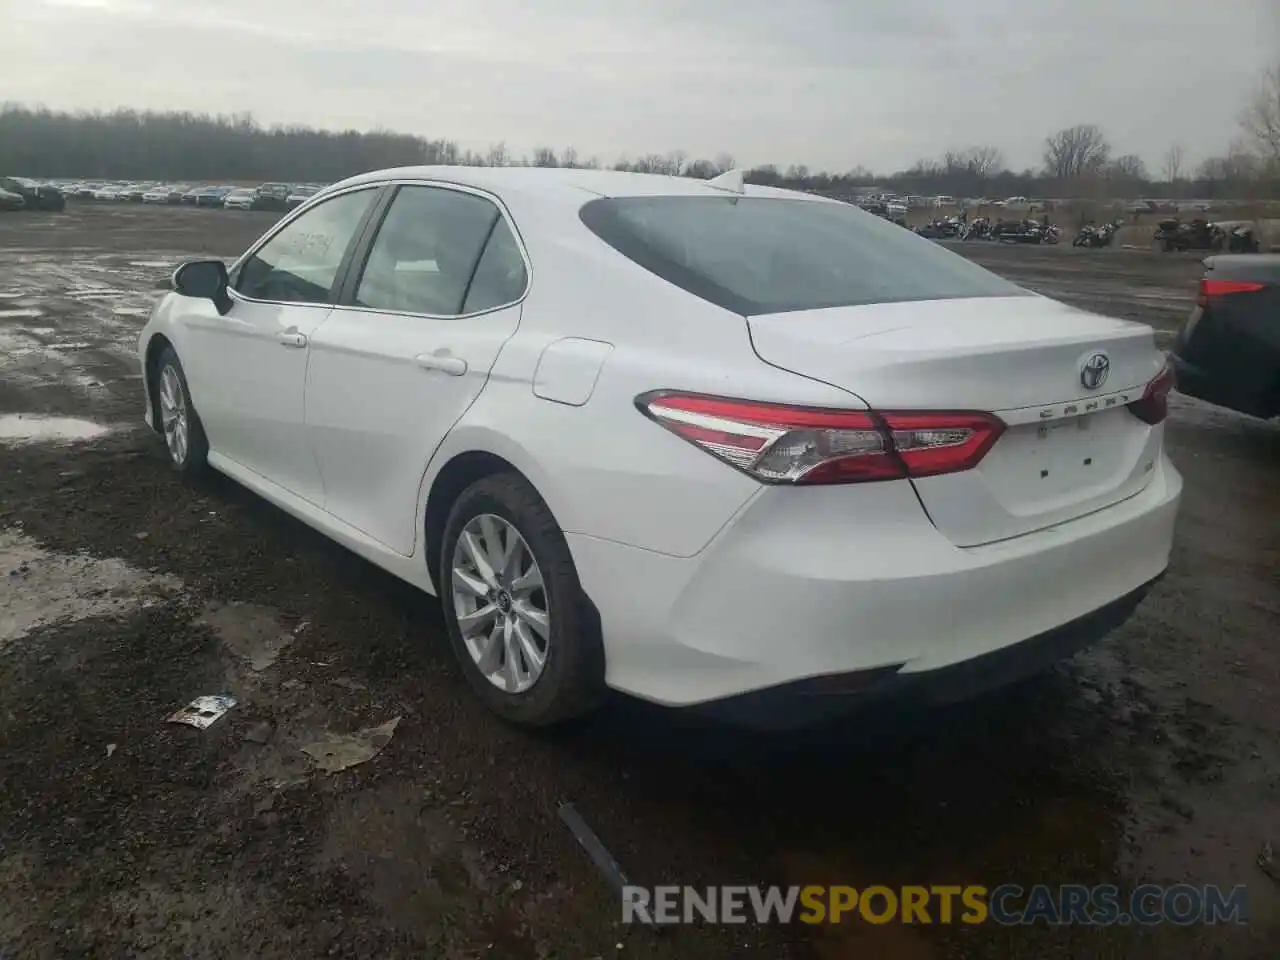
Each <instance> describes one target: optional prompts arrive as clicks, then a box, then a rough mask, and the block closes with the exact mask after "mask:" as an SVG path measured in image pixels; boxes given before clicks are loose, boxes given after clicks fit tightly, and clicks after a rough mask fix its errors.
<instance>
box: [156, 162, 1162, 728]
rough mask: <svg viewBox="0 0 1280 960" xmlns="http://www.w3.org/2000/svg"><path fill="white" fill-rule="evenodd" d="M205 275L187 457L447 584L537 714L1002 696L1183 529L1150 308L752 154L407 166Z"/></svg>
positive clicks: (397, 564)
mask: <svg viewBox="0 0 1280 960" xmlns="http://www.w3.org/2000/svg"><path fill="white" fill-rule="evenodd" d="M173 285H174V291H173V292H171V293H169V294H167V295H166V296H165V298H164V299H163V300H162V301H161V302H160V304H159V305H158V306H157V308H156V310H155V312H154V314H153V315H152V317H151V319H150V320H149V322H148V323H147V325H146V327H145V329H144V330H143V332H142V336H141V340H140V343H139V357H140V360H141V363H142V370H143V374H144V377H143V382H144V384H145V387H146V418H147V421H148V423H149V424H150V425H151V426H152V427H153V428H154V429H155V430H156V431H157V432H159V433H160V434H161V435H162V436H163V438H164V439H165V441H166V444H167V449H168V455H169V457H170V459H171V460H172V462H173V464H174V465H175V466H176V467H177V468H178V469H179V470H181V471H182V472H184V473H194V472H196V471H198V470H200V469H202V468H204V467H205V466H206V465H207V466H210V467H213V468H215V469H217V470H219V471H221V472H223V473H225V474H227V475H229V476H230V477H232V478H234V479H236V480H237V481H239V482H240V483H242V484H244V485H245V486H247V487H249V488H250V489H251V490H253V491H255V492H257V493H259V494H260V495H262V496H263V497H265V498H267V499H268V500H270V501H271V502H273V503H275V504H276V505H278V506H279V507H281V508H283V509H284V510H286V511H288V512H289V513H291V514H293V515H294V516H296V517H299V518H300V519H301V520H302V521H303V522H305V523H307V524H309V525H310V526H312V527H315V528H316V529H318V530H320V531H322V532H323V533H325V534H326V535H328V536H329V537H331V538H332V539H334V540H336V541H337V542H339V543H341V544H343V545H345V546H346V547H348V548H350V549H351V550H353V551H355V552H356V553H358V554H360V555H361V556H363V557H365V558H367V559H369V560H371V561H372V562H374V563H376V564H378V565H379V566H381V567H384V568H385V569H387V570H389V571H391V572H392V573H393V574H395V575H397V576H399V577H401V578H403V579H405V580H407V581H409V582H410V583H412V584H416V585H417V586H418V587H420V588H421V589H423V590H424V591H426V592H428V593H432V594H438V595H439V597H440V601H441V604H442V606H443V608H444V614H445V620H446V623H447V626H448V631H449V635H450V638H451V641H452V646H453V648H454V651H455V653H456V654H457V657H458V660H459V662H460V663H461V665H462V670H463V673H464V674H465V676H466V678H467V680H468V681H469V683H470V685H471V686H472V688H473V689H474V690H475V691H476V692H477V693H478V694H479V695H480V697H481V698H482V699H483V700H484V701H485V702H486V703H487V704H488V705H489V706H490V707H491V708H492V709H494V710H495V711H497V712H498V713H499V714H501V715H502V716H504V717H506V718H508V719H510V720H513V721H516V722H520V723H527V724H547V723H551V722H554V721H557V720H561V719H563V718H566V717H569V716H573V715H575V714H580V713H583V712H585V711H587V710H588V709H590V708H591V707H592V706H594V705H595V704H597V703H598V702H599V701H600V700H601V698H602V696H603V695H604V693H605V692H606V690H607V689H609V688H613V689H616V690H620V691H624V692H626V693H629V694H633V695H635V696H639V697H642V698H646V699H648V700H651V701H656V702H658V703H662V704H667V705H671V706H699V707H701V708H704V709H710V710H717V711H719V712H721V713H723V714H725V715H729V716H735V717H738V718H741V719H743V720H746V721H748V722H755V723H762V724H775V723H777V724H784V723H792V722H797V721H802V720H804V719H807V718H808V717H809V716H811V715H813V714H814V713H815V712H825V711H826V710H827V709H829V708H832V707H834V708H835V709H844V708H845V705H846V704H848V703H859V702H861V703H870V702H875V701H876V700H877V699H878V698H879V697H881V696H883V695H887V694H890V693H895V694H896V693H898V692H900V691H901V692H904V693H905V692H906V691H907V690H908V689H909V688H912V687H914V688H916V689H917V690H918V691H920V692H921V693H922V694H927V695H928V696H929V697H930V698H932V699H935V700H936V699H949V698H953V697H957V696H965V695H968V694H970V693H973V692H976V691H977V690H979V689H982V688H984V687H987V686H990V685H993V684H996V683H999V682H1002V681H1005V680H1008V679H1011V678H1013V677H1016V676H1020V675H1022V674H1023V673H1025V672H1027V671H1028V670H1031V669H1035V668H1038V667H1041V666H1043V665H1045V664H1047V663H1049V662H1051V661H1052V660H1053V659H1055V658H1057V657H1061V656H1064V655H1066V654H1068V653H1070V652H1071V651H1073V650H1074V649H1077V648H1079V647H1080V646H1083V645H1084V644H1087V643H1089V642H1091V641H1094V640H1097V639H1098V638H1099V637H1101V636H1103V635H1104V634H1105V633H1106V632H1107V631H1108V630H1110V629H1112V628H1113V627H1114V626H1116V625H1117V624H1119V623H1120V622H1122V621H1123V620H1124V619H1125V618H1126V617H1127V616H1128V615H1129V613H1130V612H1131V611H1132V610H1133V608H1134V607H1135V606H1136V604H1137V602H1138V600H1139V599H1140V598H1141V597H1142V595H1143V593H1144V591H1145V590H1146V589H1147V587H1148V586H1149V585H1150V584H1151V582H1152V581H1153V580H1155V579H1156V578H1157V577H1159V576H1160V575H1161V573H1162V572H1163V571H1164V569H1165V567H1166V565H1167V563H1168V558H1169V551H1170V545H1171V541H1172V537H1173V529H1174V521H1175V516H1176V513H1177V509H1178V500H1179V495H1180V491H1181V486H1182V482H1181V479H1180V477H1179V475H1178V473H1177V472H1176V471H1175V470H1174V468H1173V466H1172V465H1171V464H1170V462H1169V460H1168V459H1167V457H1166V456H1165V453H1164V426H1163V421H1164V419H1165V415H1166V396H1167V394H1168V392H1169V389H1170V386H1171V379H1170V374H1169V373H1168V371H1167V369H1166V366H1165V357H1164V354H1163V353H1162V352H1161V351H1160V350H1158V349H1157V348H1156V346H1155V343H1154V340H1153V336H1152V331H1151V330H1150V328H1148V327H1146V326H1143V325H1139V324H1134V323H1129V322H1125V321H1121V320H1113V319H1109V318H1107V317H1102V316H1097V315H1095V314H1091V313H1086V312H1083V311H1080V310H1076V309H1072V308H1069V307H1066V306H1064V305H1062V304H1060V303H1057V302H1055V301H1052V300H1049V299H1046V298H1043V297H1040V296H1037V295H1034V294H1031V293H1028V292H1027V291H1026V290H1023V289H1022V288H1019V287H1017V286H1014V285H1013V284H1011V283H1009V282H1007V281H1005V280H1002V279H1001V278H999V277H997V276H995V275H994V274H991V273H989V272H987V271H986V270H984V269H982V268H980V267H978V266H976V265H975V264H973V263H971V262H969V261H968V260H965V259H963V258H962V257H960V256H958V255H956V254H953V253H951V252H950V251H948V250H946V249H945V248H942V247H940V246H938V245H936V244H934V243H932V242H930V241H928V240H926V239H923V238H920V237H917V236H915V235H914V234H913V233H911V232H910V231H906V230H902V229H901V228H899V227H896V226H894V225H893V224H891V223H887V222H885V221H884V220H881V219H879V218H877V217H875V216H872V215H870V214H868V213H865V212H863V211H861V210H858V209H857V208H856V207H853V206H850V205H847V204H843V203H839V202H836V201H831V200H826V199H823V198H819V197H815V196H812V195H808V194H801V193H793V192H790V191H785V190H778V189H771V188H764V187H756V186H744V185H743V183H742V178H741V174H740V173H738V172H731V173H729V174H726V175H724V176H722V177H719V178H717V179H716V180H713V181H706V182H704V181H696V180H691V179H685V178H673V177H663V176H651V175H643V174H631V173H621V172H612V171H595V170H557V169H538V168H502V167H498V168H491V167H465V168H449V167H418V168H405V169H396V170H385V171H381V172H376V173H369V174H364V175H361V176H358V177H354V178H352V179H349V180H346V181H344V182H342V183H340V184H336V185H334V186H333V187H330V188H328V189H327V190H326V191H325V192H324V193H323V194H321V195H320V196H317V197H314V198H312V199H311V200H309V201H308V202H307V203H305V204H304V205H302V206H301V207H299V208H298V209H297V210H295V211H294V212H293V213H292V214H290V215H288V216H286V217H285V218H284V219H283V220H282V221H281V222H280V223H279V224H277V225H276V226H274V227H273V228H272V229H271V230H270V231H268V232H267V234H266V235H265V236H263V237H262V238H261V239H260V240H259V241H258V242H257V243H255V244H254V245H253V246H252V247H251V248H250V249H249V250H248V252H247V253H245V254H244V255H243V256H242V257H241V258H240V259H239V260H238V261H236V262H235V264H234V265H233V266H232V267H231V268H230V270H228V269H227V267H226V266H225V265H224V264H223V263H222V262H221V261H194V262H190V263H187V264H184V265H183V266H181V267H180V268H179V269H178V270H177V271H176V272H175V274H174V277H173ZM370 642H376V638H371V641H370Z"/></svg>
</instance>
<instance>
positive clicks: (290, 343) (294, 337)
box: [276, 330, 307, 347]
mask: <svg viewBox="0 0 1280 960" xmlns="http://www.w3.org/2000/svg"><path fill="white" fill-rule="evenodd" d="M276 339H277V340H279V341H280V343H281V344H282V345H283V346H286V347H305V346H306V345H307V335H306V334H305V333H299V332H298V331H297V330H286V331H285V332H284V333H278V334H276Z"/></svg>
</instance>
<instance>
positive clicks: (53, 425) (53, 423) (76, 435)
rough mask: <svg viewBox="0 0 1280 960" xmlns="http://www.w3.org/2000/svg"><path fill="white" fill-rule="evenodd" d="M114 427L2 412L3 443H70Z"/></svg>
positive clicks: (69, 419) (60, 418)
mask: <svg viewBox="0 0 1280 960" xmlns="http://www.w3.org/2000/svg"><path fill="white" fill-rule="evenodd" d="M110 431H111V427H108V426H105V425H103V424H101V423H94V422H93V421H92V420H78V419H76V418H75V417H43V416H37V415H35V414H30V413H5V414H0V443H4V444H10V445H13V444H19V443H59V442H61V443H68V442H72V441H76V440H93V439H94V438H96V437H100V436H102V435H103V434H105V433H109V432H110Z"/></svg>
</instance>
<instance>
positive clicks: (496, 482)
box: [437, 473, 605, 727]
mask: <svg viewBox="0 0 1280 960" xmlns="http://www.w3.org/2000/svg"><path fill="white" fill-rule="evenodd" d="M508 531H514V533H515V535H516V536H515V539H514V540H513V539H512V537H511V536H510V534H509V532H508ZM464 537H465V538H466V539H465V541H464ZM516 541H518V542H516ZM460 542H461V543H462V546H461V547H460V546H459V544H460ZM512 543H515V544H516V546H515V549H514V553H513V552H512V548H511V544H512ZM504 544H505V554H504V550H503V546H504ZM522 545H523V546H522ZM486 547H487V548H488V549H486ZM477 550H478V551H479V552H480V553H481V554H482V555H483V557H484V559H486V560H488V561H490V562H489V564H488V569H487V570H484V569H482V567H483V566H484V565H483V564H481V565H476V564H475V563H473V559H472V558H473V557H474V556H475V552H476V551H477ZM504 555H507V556H514V557H515V559H513V560H512V561H511V562H508V563H506V564H505V565H504V564H503V563H502V562H501V561H502V558H503V556H504ZM522 558H523V559H522ZM529 559H531V561H532V565H531V566H529V565H528V564H527V563H526V561H528V560H529ZM503 566H506V567H507V568H508V569H506V570H504V569H502V567H503ZM439 571H440V573H439V577H438V578H437V579H438V584H437V586H438V592H439V594H440V604H441V607H442V608H443V610H444V618H445V625H446V627H447V629H448V631H449V640H450V643H451V645H452V646H453V651H454V654H455V655H456V656H457V658H458V663H459V664H460V665H461V667H462V673H463V675H464V676H465V677H466V678H467V683H468V684H470V686H471V689H472V690H474V691H475V693H476V695H477V696H478V697H479V698H480V699H481V700H482V701H483V702H484V703H485V705H486V706H488V707H489V709H490V710H492V711H493V712H494V713H496V714H498V715H499V716H500V717H502V718H503V719H505V720H508V721H510V722H512V723H516V724H520V725H522V726H530V727H544V726H549V725H551V724H555V723H559V722H561V721H564V720H568V719H571V718H573V717H577V716H581V715H583V714H585V713H588V712H590V711H591V710H593V709H594V708H595V707H596V706H597V705H598V704H599V703H600V701H601V700H602V699H603V697H604V694H605V683H604V647H603V644H602V642H601V638H600V623H599V616H598V614H597V613H596V611H595V608H594V607H593V606H592V605H591V603H590V601H589V600H587V598H586V595H585V594H584V593H583V592H582V586H581V584H580V583H579V581H578V572H577V569H576V568H575V567H574V564H573V557H572V555H571V554H570V553H569V546H568V544H567V543H566V542H565V539H564V534H563V533H562V532H561V530H560V526H559V524H557V523H556V519H555V517H554V516H553V515H552V513H551V511H550V509H548V507H547V505H546V504H545V503H543V501H542V498H541V497H540V496H538V493H537V491H536V490H534V489H533V487H532V486H530V484H529V483H528V482H527V481H526V480H525V479H524V478H523V477H521V476H519V475H518V474H515V473H502V474H495V475H493V476H489V477H485V478H483V479H481V480H478V481H476V482H475V483H473V484H472V485H471V486H469V487H467V488H466V489H465V490H463V492H462V493H461V494H460V495H459V496H458V499H457V500H456V501H455V502H454V504H453V507H452V508H451V509H450V511H449V518H448V520H447V521H446V522H445V528H444V536H443V538H442V543H441V547H440V565H439ZM527 571H533V572H534V573H533V574H530V573H528V572H527ZM488 574H492V576H489V575H488ZM535 580H536V582H537V583H538V584H539V586H537V587H534V588H533V589H532V592H529V587H528V584H530V583H533V582H535ZM486 611H488V612H487V613H486ZM543 616H545V620H543V621H542V623H543V625H544V627H545V636H544V635H542V634H540V633H538V632H537V630H536V629H535V628H534V627H533V626H531V624H533V623H535V620H536V619H539V618H541V617H543ZM460 617H461V618H463V619H464V620H466V621H468V624H469V626H468V628H467V630H466V633H465V635H464V627H463V624H462V622H460ZM530 644H532V646H530ZM526 651H527V653H526ZM539 658H541V661H542V662H541V664H540V665H539V664H538V663H537V661H538V660H539ZM509 665H511V666H510V668H509ZM508 669H510V672H508ZM535 673H536V676H534V674H535ZM530 677H532V681H531V682H529V680H530ZM525 683H528V685H527V686H523V684H525Z"/></svg>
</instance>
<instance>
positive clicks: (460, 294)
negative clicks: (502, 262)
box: [355, 186, 499, 317]
mask: <svg viewBox="0 0 1280 960" xmlns="http://www.w3.org/2000/svg"><path fill="white" fill-rule="evenodd" d="M498 218H499V213H498V208H497V207H495V206H494V205H493V204H492V203H490V202H489V201H488V200H485V199H484V198H483V197H478V196H476V195H475V194H472V193H463V192H461V191H459V190H446V189H442V188H439V187H416V186H407V187H401V188H400V189H399V191H398V192H397V193H396V196H395V199H394V200H393V201H392V202H391V208H390V210H388V211H387V216H386V219H385V220H383V222H382V226H381V227H380V228H379V229H378V234H377V236H376V237H375V238H374V241H373V246H372V247H370V249H369V259H368V260H367V261H366V262H365V265H364V271H363V272H362V273H361V275H360V283H359V286H357V288H356V295H355V302H356V305H357V306H361V307H369V308H371V309H374V310H389V311H394V312H397V313H426V314H431V315H433V316H443V317H451V316H457V315H458V314H460V313H462V312H463V309H462V307H463V300H464V299H465V297H466V295H467V285H468V284H469V283H470V282H471V275H472V273H474V272H475V270H476V266H477V261H478V260H479V259H480V254H481V252H482V250H483V249H484V246H485V242H486V241H487V240H488V239H489V234H490V232H491V231H492V230H493V227H494V224H495V223H496V222H497V220H498Z"/></svg>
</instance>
